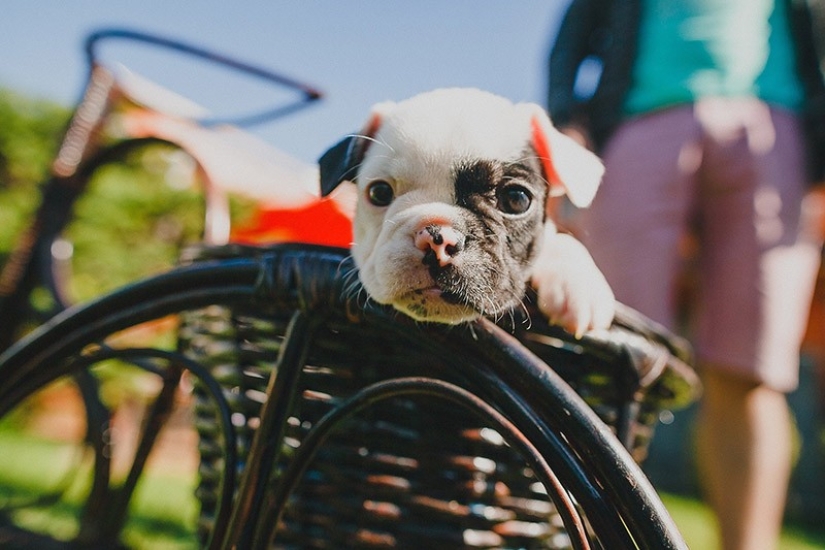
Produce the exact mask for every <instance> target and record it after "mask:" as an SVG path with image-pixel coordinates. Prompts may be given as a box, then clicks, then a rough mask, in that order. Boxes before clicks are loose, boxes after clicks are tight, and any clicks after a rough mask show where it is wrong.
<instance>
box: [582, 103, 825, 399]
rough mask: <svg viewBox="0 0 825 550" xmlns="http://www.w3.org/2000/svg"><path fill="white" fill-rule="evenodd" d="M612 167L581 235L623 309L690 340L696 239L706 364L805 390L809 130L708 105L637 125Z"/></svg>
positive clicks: (789, 118)
mask: <svg viewBox="0 0 825 550" xmlns="http://www.w3.org/2000/svg"><path fill="white" fill-rule="evenodd" d="M604 162H605V165H606V174H605V179H604V181H603V183H602V187H601V188H600V190H599V192H598V194H597V196H596V199H595V201H594V203H593V205H592V206H591V207H590V208H588V209H586V210H583V211H581V213H580V219H578V220H577V222H576V223H577V225H578V226H579V236H580V237H581V238H582V240H583V241H584V242H585V244H586V245H587V246H588V248H589V249H590V250H591V252H592V254H593V256H594V258H595V260H596V263H597V264H598V265H599V266H600V267H601V269H602V270H603V271H604V273H605V275H606V277H607V279H608V281H610V283H611V285H612V286H613V288H614V291H615V293H616V297H617V299H618V300H619V301H621V302H623V303H625V304H627V305H629V306H631V307H634V308H636V309H638V310H639V311H641V312H642V313H644V314H645V315H647V316H649V317H650V318H652V319H654V320H656V321H659V322H660V323H662V324H664V325H665V326H667V327H670V328H671V329H674V330H676V329H677V327H676V325H677V321H676V318H675V316H676V314H677V311H676V310H677V308H676V306H675V300H674V298H675V295H676V292H675V284H676V281H677V280H678V274H679V271H680V269H682V268H683V266H684V254H683V253H682V252H680V243H682V242H683V240H682V238H683V237H684V235H685V233H686V231H693V232H694V234H695V235H696V237H697V239H698V243H699V256H698V273H699V277H698V280H699V292H698V294H699V295H698V296H697V297H696V301H695V303H693V304H692V308H691V309H692V310H693V311H694V313H695V316H694V318H693V319H692V323H691V325H690V329H689V335H690V336H691V340H692V341H693V343H694V345H695V348H696V353H697V357H698V359H699V362H700V364H701V365H703V366H706V367H708V368H710V367H713V368H719V369H724V370H728V371H731V372H732V373H735V374H738V375H741V376H744V377H747V378H748V379H752V380H754V381H757V382H760V383H764V384H767V385H768V386H770V387H773V388H775V389H778V390H780V391H790V390H793V389H794V388H795V387H796V385H797V383H798V374H799V344H800V342H801V338H802V335H803V332H804V329H805V324H806V321H807V315H808V309H809V305H810V300H811V296H812V293H813V286H814V281H815V278H816V271H817V267H818V265H819V259H820V246H819V243H818V242H816V240H815V239H814V238H809V237H808V236H806V235H804V234H803V233H802V232H801V231H800V225H801V224H800V216H801V211H802V202H803V198H804V194H805V188H806V177H805V171H804V150H803V142H802V138H801V134H800V129H799V122H798V119H797V117H796V116H794V115H793V114H791V113H789V112H786V111H782V110H778V109H773V108H769V107H768V106H767V105H765V104H764V103H761V102H759V101H757V100H753V99H710V100H702V101H700V102H698V103H696V104H695V105H689V106H683V107H677V108H672V109H668V110H665V111H661V112H658V113H655V114H651V115H647V116H643V117H640V118H637V119H634V120H632V121H629V122H627V123H625V124H624V125H623V126H622V127H620V128H619V130H618V131H617V132H616V134H615V135H614V136H613V138H612V139H611V141H610V142H609V143H608V145H607V147H606V149H605V152H604Z"/></svg>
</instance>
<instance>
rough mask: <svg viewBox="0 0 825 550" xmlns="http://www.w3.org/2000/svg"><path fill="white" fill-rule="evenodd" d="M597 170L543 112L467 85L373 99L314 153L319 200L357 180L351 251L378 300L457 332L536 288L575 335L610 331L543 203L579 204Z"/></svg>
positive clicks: (588, 263) (593, 281) (607, 294)
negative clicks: (359, 121) (358, 120)
mask: <svg viewBox="0 0 825 550" xmlns="http://www.w3.org/2000/svg"><path fill="white" fill-rule="evenodd" d="M602 172H603V168H602V165H601V163H600V162H599V160H598V159H597V158H596V156H595V155H593V154H592V153H590V152H589V151H587V150H586V149H584V148H583V147H581V146H579V145H578V144H576V143H575V142H574V141H573V140H571V139H570V138H568V137H566V136H564V135H562V134H561V133H560V132H559V131H558V130H556V129H555V128H554V127H553V126H552V125H551V123H550V120H549V118H548V117H547V115H546V113H545V111H544V109H542V108H541V107H540V106H538V105H536V104H532V103H519V104H513V103H512V102H510V101H509V100H507V99H504V98H502V97H499V96H496V95H493V94H490V93H486V92H482V91H480V90H475V89H443V90H436V91H433V92H428V93H424V94H421V95H418V96H415V97H413V98H411V99H408V100H405V101H402V102H399V103H389V102H388V103H380V104H378V105H376V106H375V107H374V108H373V110H372V113H371V115H370V117H369V119H368V121H367V123H366V125H365V126H364V128H363V130H362V132H361V133H359V134H357V135H351V136H348V137H346V138H345V139H344V140H343V141H341V142H340V143H338V144H337V145H335V146H334V147H332V148H331V149H330V150H329V151H327V152H326V153H325V154H324V156H323V157H321V159H320V174H321V192H322V194H323V195H328V194H329V193H330V192H332V190H333V189H335V187H336V186H338V185H339V184H341V183H342V182H345V181H351V182H354V183H355V184H356V185H357V189H358V192H357V195H358V199H357V206H356V213H355V220H354V226H353V235H354V241H355V242H354V244H353V247H352V256H353V258H354V261H355V264H356V266H357V268H358V270H359V276H360V279H361V283H362V284H363V287H364V289H365V290H366V291H367V293H368V294H369V296H370V297H371V298H372V299H373V300H375V301H376V302H379V303H382V304H390V305H392V306H393V307H395V308H396V309H397V310H399V311H401V312H403V313H405V314H407V315H409V316H411V317H413V318H414V319H417V320H420V321H428V322H438V323H449V324H457V323H462V322H465V321H469V320H472V319H474V318H477V317H478V316H481V315H484V316H488V317H493V318H495V317H498V316H501V315H503V314H506V313H507V312H508V311H510V310H512V308H515V307H519V306H520V304H521V300H522V298H523V297H524V294H525V290H526V288H527V284H528V283H532V284H533V286H534V287H535V288H536V291H537V295H538V300H539V309H540V310H541V311H542V312H543V313H544V314H545V315H546V316H547V317H548V318H549V319H550V320H551V321H552V322H555V323H558V324H561V325H563V326H564V327H565V328H566V329H567V330H569V331H570V332H572V333H574V334H576V335H581V334H582V333H583V332H585V331H587V330H590V329H596V328H606V327H608V326H609V324H610V322H611V321H612V318H613V313H614V298H613V294H612V292H611V290H610V287H609V286H608V284H607V282H606V281H605V279H604V277H603V276H602V274H601V272H600V271H599V270H598V268H597V267H596V265H595V264H594V263H593V260H592V259H591V257H590V254H589V253H588V252H587V251H586V250H585V248H584V246H583V245H582V244H581V243H579V242H578V241H577V240H575V239H574V238H573V237H571V236H569V235H566V234H560V233H557V232H556V226H555V224H554V223H553V222H552V220H550V219H549V218H548V215H547V209H546V203H547V199H548V197H551V196H559V195H562V194H567V196H568V197H569V198H570V200H571V202H572V203H573V204H575V205H576V206H586V205H588V204H589V203H590V201H591V199H592V198H593V195H594V194H595V192H596V189H597V187H598V185H599V182H600V180H601V176H602Z"/></svg>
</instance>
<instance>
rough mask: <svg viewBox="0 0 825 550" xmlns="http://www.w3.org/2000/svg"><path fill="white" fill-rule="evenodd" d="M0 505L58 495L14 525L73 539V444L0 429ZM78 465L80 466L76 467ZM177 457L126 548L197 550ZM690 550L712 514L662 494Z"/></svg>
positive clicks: (78, 496)
mask: <svg viewBox="0 0 825 550" xmlns="http://www.w3.org/2000/svg"><path fill="white" fill-rule="evenodd" d="M0 449H2V453H0V506H2V508H4V509H8V508H9V507H10V505H12V504H13V503H15V502H18V503H19V502H23V501H26V500H29V499H30V497H31V496H32V495H43V494H47V493H49V492H50V491H52V490H56V489H60V490H62V491H63V496H62V498H60V499H59V500H58V501H57V502H56V503H49V504H48V505H44V506H42V507H41V506H26V507H22V508H21V509H20V511H19V512H16V513H14V515H13V516H14V520H15V521H16V522H17V523H18V524H20V525H22V526H24V527H26V528H28V529H33V530H38V531H41V532H46V533H49V534H50V535H52V536H55V537H58V538H68V537H71V536H72V534H73V533H75V531H76V529H77V521H76V519H75V517H76V514H77V511H78V509H79V506H80V503H81V502H82V497H83V494H84V492H85V490H86V483H87V481H85V480H87V479H88V475H87V474H88V472H87V471H86V470H84V466H83V465H82V460H81V457H79V456H78V453H77V452H76V447H75V446H74V445H72V444H67V443H65V442H59V441H55V440H48V439H45V438H42V437H32V436H31V435H30V434H22V433H20V432H19V431H17V430H13V429H9V428H4V429H0ZM78 461H81V462H80V464H81V465H80V466H78V463H79V462H78ZM181 463H187V461H186V460H185V459H184V460H183V461H182V462H181V461H176V460H174V457H168V460H155V461H154V462H153V463H151V464H150V470H149V472H148V475H146V476H145V479H144V480H143V481H142V482H141V485H140V486H139V488H138V492H137V495H136V498H135V501H134V504H133V507H132V509H131V519H130V522H129V524H128V526H127V529H126V532H125V537H124V539H125V542H126V543H127V544H128V545H129V546H130V547H132V548H136V549H153V550H167V549H168V550H184V549H190V548H192V549H193V548H197V543H196V539H195V520H196V516H197V502H196V501H195V499H194V497H193V496H192V495H193V493H194V487H195V483H196V474H195V472H194V469H192V468H187V470H188V471H182V470H181V468H180V464H181ZM663 499H664V502H665V504H666V506H667V508H668V509H669V510H670V512H671V513H672V515H673V517H674V520H675V521H676V523H677V525H678V526H679V529H680V530H681V531H682V533H683V535H684V537H685V539H686V540H687V543H688V545H689V547H690V548H693V549H699V550H706V549H712V548H715V547H716V537H715V533H714V530H713V519H712V516H711V514H710V512H709V510H708V509H707V507H705V506H704V505H703V504H702V503H700V502H698V501H696V500H692V499H688V498H684V497H679V496H675V495H664V496H663ZM780 548H781V549H782V550H815V549H821V548H825V531H823V532H815V531H811V530H807V531H806V530H803V529H800V528H794V527H788V528H787V529H786V531H785V533H784V535H783V539H782V545H781V547H780Z"/></svg>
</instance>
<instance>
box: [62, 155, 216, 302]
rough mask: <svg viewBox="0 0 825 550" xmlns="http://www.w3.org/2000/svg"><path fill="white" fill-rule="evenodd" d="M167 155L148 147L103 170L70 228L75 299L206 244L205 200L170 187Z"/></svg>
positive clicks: (166, 263) (195, 192) (191, 191)
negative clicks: (192, 246)
mask: <svg viewBox="0 0 825 550" xmlns="http://www.w3.org/2000/svg"><path fill="white" fill-rule="evenodd" d="M168 153H169V149H167V148H163V147H159V146H154V147H149V148H146V149H143V150H140V151H136V152H135V153H134V154H133V155H130V157H129V158H127V159H125V162H121V163H118V164H112V165H108V166H104V167H103V168H101V169H99V170H98V172H97V174H96V175H95V176H94V177H93V178H92V180H91V182H90V185H89V189H88V190H87V192H86V193H84V194H83V196H81V198H80V199H79V200H78V202H77V204H76V205H75V210H74V216H73V221H72V223H71V224H70V225H69V227H68V228H67V231H66V236H67V238H68V240H69V241H70V242H71V243H72V246H73V251H74V254H73V258H72V266H71V276H70V277H69V280H70V285H69V290H70V294H71V297H72V298H73V299H74V300H75V301H82V300H86V299H88V298H91V297H93V296H96V295H99V294H100V293H102V292H106V291H108V290H112V289H114V288H117V287H119V286H122V285H124V284H126V283H128V282H130V281H134V280H136V279H138V278H141V277H144V276H147V275H150V274H154V273H158V272H160V271H163V270H166V269H169V268H170V267H171V266H172V265H174V263H175V261H176V259H177V257H178V255H179V253H180V248H181V247H182V246H184V245H185V244H186V243H192V242H197V241H198V239H200V237H201V234H202V231H203V199H202V197H201V195H200V193H199V192H198V190H197V189H195V188H192V187H188V188H175V187H172V186H170V185H169V184H168V183H167V180H166V177H165V176H166V167H167V163H166V162H165V160H166V159H167V158H168Z"/></svg>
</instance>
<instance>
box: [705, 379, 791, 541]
mask: <svg viewBox="0 0 825 550" xmlns="http://www.w3.org/2000/svg"><path fill="white" fill-rule="evenodd" d="M713 367H714V366H713V365H706V368H705V369H704V376H703V378H702V381H703V384H704V395H703V398H702V401H701V404H700V410H699V415H698V418H697V422H698V423H697V445H698V464H699V468H700V473H701V476H702V481H703V486H704V488H705V493H706V496H707V499H708V502H709V504H710V506H711V508H712V509H713V510H714V512H715V513H716V517H717V519H718V521H719V529H720V536H721V539H722V547H723V548H725V549H726V550H762V549H764V550H767V549H771V548H775V546H776V543H777V541H778V539H779V532H780V529H781V525H782V515H783V510H784V504H785V495H786V491H787V486H788V479H789V476H790V469H791V459H790V457H791V420H790V415H789V413H788V409H787V404H786V402H785V395H784V394H783V393H781V392H778V391H776V390H773V389H771V388H769V387H767V386H765V385H762V384H758V383H755V382H753V381H751V380H747V379H745V378H742V377H740V376H736V375H732V374H729V373H727V372H725V370H724V369H718V370H717V369H714V368H713Z"/></svg>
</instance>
